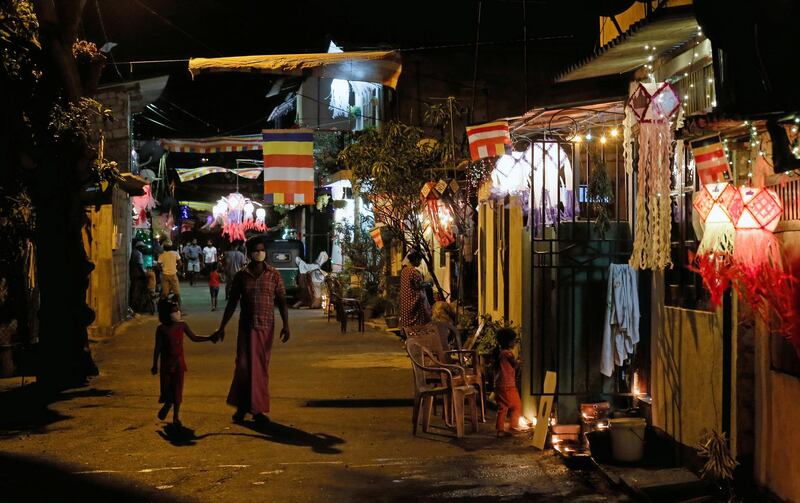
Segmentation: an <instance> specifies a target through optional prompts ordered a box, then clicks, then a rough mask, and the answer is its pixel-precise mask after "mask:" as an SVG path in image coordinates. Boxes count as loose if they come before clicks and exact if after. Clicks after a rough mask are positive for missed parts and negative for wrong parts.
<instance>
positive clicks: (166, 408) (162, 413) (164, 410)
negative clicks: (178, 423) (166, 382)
mask: <svg viewBox="0 0 800 503" xmlns="http://www.w3.org/2000/svg"><path fill="white" fill-rule="evenodd" d="M169 409H170V405H169V404H164V406H163V407H161V408H160V409H159V410H158V418H159V419H160V420H162V421H163V420H165V419H166V418H167V414H169Z"/></svg>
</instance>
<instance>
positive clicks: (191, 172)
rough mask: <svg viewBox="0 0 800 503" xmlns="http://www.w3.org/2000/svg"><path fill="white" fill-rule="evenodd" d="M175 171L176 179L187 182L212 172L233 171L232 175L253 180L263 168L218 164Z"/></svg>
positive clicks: (259, 174)
mask: <svg viewBox="0 0 800 503" xmlns="http://www.w3.org/2000/svg"><path fill="white" fill-rule="evenodd" d="M175 171H176V172H177V173H178V179H179V180H180V181H182V182H189V181H192V180H197V179H198V178H200V177H201V176H206V175H210V174H213V173H233V174H234V175H236V176H241V177H242V178H248V179H250V180H255V179H256V178H258V177H259V176H261V173H263V171H264V170H263V169H262V168H239V169H228V168H223V167H220V166H203V167H200V168H189V169H176V170H175Z"/></svg>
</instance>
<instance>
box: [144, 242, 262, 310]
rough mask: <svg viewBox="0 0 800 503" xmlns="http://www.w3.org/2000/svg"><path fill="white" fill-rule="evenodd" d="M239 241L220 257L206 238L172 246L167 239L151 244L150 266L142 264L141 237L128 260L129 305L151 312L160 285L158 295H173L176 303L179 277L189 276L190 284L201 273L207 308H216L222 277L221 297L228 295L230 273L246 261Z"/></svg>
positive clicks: (179, 288)
mask: <svg viewBox="0 0 800 503" xmlns="http://www.w3.org/2000/svg"><path fill="white" fill-rule="evenodd" d="M243 248H244V247H243V245H242V244H241V243H235V244H234V245H233V246H232V247H231V249H230V250H228V251H226V252H225V253H224V255H223V256H222V257H220V254H219V252H218V250H217V248H216V246H214V243H213V241H212V240H210V239H209V240H208V241H207V243H206V246H205V247H203V248H201V247H200V245H198V244H197V239H192V240H191V241H190V242H189V243H188V244H185V245H183V246H181V247H180V248H178V249H176V248H175V246H174V245H173V244H172V242H171V241H164V243H163V244H161V245H158V246H153V250H152V251H153V266H152V267H145V260H144V255H145V253H146V252H147V247H146V245H145V244H144V242H142V241H137V242H136V243H135V244H134V246H133V251H132V252H131V260H130V280H131V285H130V305H131V308H132V309H133V310H134V311H136V312H149V313H154V312H155V304H154V300H155V299H156V298H157V295H156V287H157V285H160V286H161V292H160V295H158V298H161V299H165V298H167V297H171V298H173V300H175V301H176V302H177V303H178V305H180V294H181V291H180V290H181V287H180V278H181V277H182V276H183V277H185V278H186V279H188V280H189V286H194V284H195V282H196V281H197V279H198V277H199V276H200V275H201V274H202V275H203V276H205V277H206V278H207V279H208V287H209V294H210V298H211V310H212V311H214V310H216V309H217V297H218V295H219V289H220V288H221V286H222V282H223V281H225V298H226V299H227V298H228V296H229V295H230V291H231V285H232V279H233V276H234V275H235V274H236V273H237V272H238V271H239V270H240V269H241V268H242V267H244V265H245V263H246V262H247V260H246V257H245V254H244V253H243Z"/></svg>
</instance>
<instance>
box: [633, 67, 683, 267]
mask: <svg viewBox="0 0 800 503" xmlns="http://www.w3.org/2000/svg"><path fill="white" fill-rule="evenodd" d="M680 103H681V102H680V99H679V98H678V94H677V93H676V92H675V89H673V87H672V86H671V85H670V84H669V83H666V82H661V83H653V84H649V83H640V84H639V86H638V87H637V88H636V91H634V93H633V94H632V95H631V97H630V100H628V104H627V107H628V108H629V109H630V110H631V111H632V112H633V115H634V116H635V117H636V120H637V121H638V123H639V170H638V179H637V182H638V191H637V194H636V237H635V239H634V242H633V253H632V254H631V259H630V265H631V267H633V268H636V269H653V270H663V269H664V268H666V267H669V266H671V265H672V260H671V254H670V226H671V219H670V198H669V192H670V160H671V157H672V142H673V134H672V125H671V123H670V121H671V118H672V116H673V115H674V114H675V112H677V111H678V109H679V108H680Z"/></svg>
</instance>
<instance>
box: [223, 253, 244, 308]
mask: <svg viewBox="0 0 800 503" xmlns="http://www.w3.org/2000/svg"><path fill="white" fill-rule="evenodd" d="M241 246H242V245H241V244H236V245H235V246H233V247H232V248H231V249H230V250H228V251H227V252H225V257H223V259H224V263H225V269H224V272H225V300H228V297H230V294H231V286H232V285H233V277H234V276H236V273H237V272H239V271H240V270H241V269H242V267H244V263H245V261H246V260H247V259H246V257H245V256H244V253H242V250H241Z"/></svg>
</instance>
